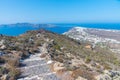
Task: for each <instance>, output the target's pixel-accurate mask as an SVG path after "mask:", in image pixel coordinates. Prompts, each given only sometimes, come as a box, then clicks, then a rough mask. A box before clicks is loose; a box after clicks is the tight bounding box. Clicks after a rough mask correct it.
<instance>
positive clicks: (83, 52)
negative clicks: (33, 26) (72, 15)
mask: <svg viewBox="0 0 120 80" xmlns="http://www.w3.org/2000/svg"><path fill="white" fill-rule="evenodd" d="M70 32H71V33H70ZM78 32H79V33H80V34H78ZM65 34H66V35H67V36H66V35H58V34H55V33H53V32H49V31H46V30H36V31H28V32H26V33H25V34H22V35H20V36H17V37H10V36H1V37H0V51H1V52H2V53H1V54H2V55H1V56H0V62H1V65H0V66H1V68H2V69H3V68H4V70H7V71H6V72H5V73H3V72H2V73H1V77H3V76H5V75H7V77H6V78H8V79H15V80H16V79H17V78H18V77H19V75H20V71H21V70H19V67H21V65H22V64H21V61H22V60H24V59H26V58H28V57H29V56H30V55H36V54H41V55H40V57H42V58H45V59H46V60H47V61H48V64H49V67H50V69H51V71H53V72H56V75H57V76H58V77H60V78H61V79H63V80H65V79H66V80H70V79H71V80H75V79H76V80H80V79H81V80H86V79H87V80H95V79H96V77H97V76H98V75H100V74H102V73H104V71H105V70H107V71H109V70H119V69H120V61H119V60H118V58H117V56H116V55H115V54H114V53H113V52H112V51H111V50H109V49H108V48H106V47H100V46H99V45H95V46H93V42H94V41H93V42H90V41H88V40H87V39H86V40H84V38H85V36H88V34H87V33H86V32H85V31H84V30H83V29H78V28H77V29H76V28H75V29H73V30H72V31H69V33H65ZM78 35H81V36H80V37H79V36H78ZM68 36H69V37H72V36H73V37H72V38H75V39H76V38H77V40H75V39H72V38H69V37H68ZM74 36H75V37H74ZM79 39H80V41H78V40H79ZM44 44H46V46H45V47H42V46H44ZM40 47H42V49H40ZM41 52H42V53H41ZM3 53H4V54H3ZM38 64H39V63H38ZM6 65H7V66H6ZM15 71H17V72H15ZM97 79H98V77H97Z"/></svg>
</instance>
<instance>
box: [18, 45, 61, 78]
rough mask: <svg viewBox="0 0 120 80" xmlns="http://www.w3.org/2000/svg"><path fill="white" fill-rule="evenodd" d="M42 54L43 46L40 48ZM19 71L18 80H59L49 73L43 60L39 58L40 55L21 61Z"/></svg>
mask: <svg viewBox="0 0 120 80" xmlns="http://www.w3.org/2000/svg"><path fill="white" fill-rule="evenodd" d="M41 49H42V50H41V52H44V50H45V49H44V46H43V47H41ZM22 64H24V66H22V67H21V68H20V69H21V71H22V74H21V76H20V79H18V80H60V79H58V78H57V77H56V75H55V73H53V72H51V71H50V69H49V66H48V64H47V62H46V60H45V59H43V58H40V53H37V54H35V55H31V56H30V57H29V58H28V59H25V60H23V61H22Z"/></svg>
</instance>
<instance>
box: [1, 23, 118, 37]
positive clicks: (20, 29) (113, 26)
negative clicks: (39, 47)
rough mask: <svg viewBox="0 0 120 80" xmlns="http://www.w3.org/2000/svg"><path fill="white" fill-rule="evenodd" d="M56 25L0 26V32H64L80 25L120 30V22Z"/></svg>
mask: <svg viewBox="0 0 120 80" xmlns="http://www.w3.org/2000/svg"><path fill="white" fill-rule="evenodd" d="M54 25H55V26H54V27H48V26H43V27H39V28H38V27H32V26H23V25H22V26H12V27H11V26H9V25H6V26H0V34H4V35H10V36H17V35H20V34H23V33H25V32H26V31H28V30H38V29H40V28H44V29H46V30H49V31H52V32H55V33H58V34H62V33H64V32H66V31H68V30H69V29H71V28H73V27H76V26H80V27H86V28H97V29H113V30H120V24H119V23H114V24H113V23H109V24H108V23H107V24H105V23H104V24H103V23H102V24H98V23H96V24H88V23H87V24H54Z"/></svg>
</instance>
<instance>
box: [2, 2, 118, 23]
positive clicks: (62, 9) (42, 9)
mask: <svg viewBox="0 0 120 80" xmlns="http://www.w3.org/2000/svg"><path fill="white" fill-rule="evenodd" d="M16 22H32V23H81V22H120V0H0V24H5V23H16Z"/></svg>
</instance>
